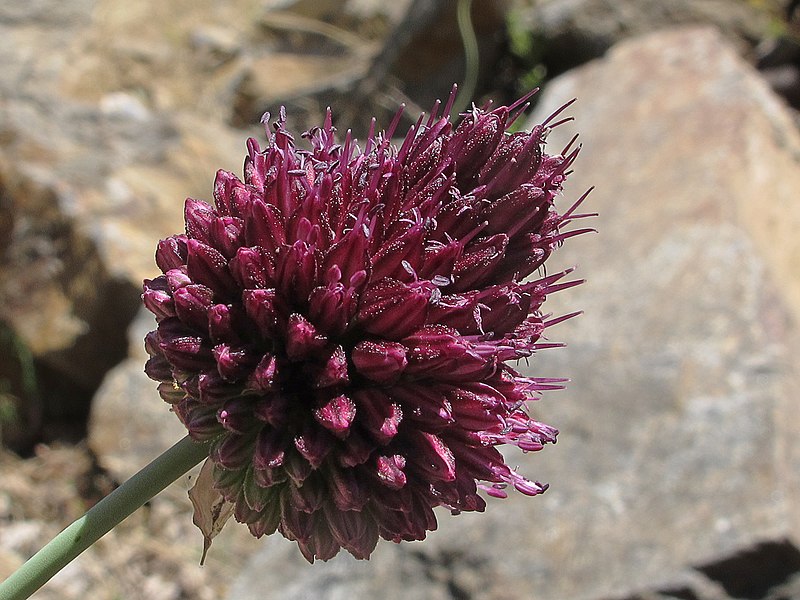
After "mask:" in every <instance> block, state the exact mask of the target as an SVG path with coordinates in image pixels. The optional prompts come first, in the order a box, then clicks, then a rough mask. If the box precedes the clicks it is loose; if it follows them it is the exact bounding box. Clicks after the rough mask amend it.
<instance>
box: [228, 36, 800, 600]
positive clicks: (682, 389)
mask: <svg viewBox="0 0 800 600" xmlns="http://www.w3.org/2000/svg"><path fill="white" fill-rule="evenodd" d="M572 97H578V98H579V102H578V103H576V104H575V105H574V106H573V107H571V108H570V111H571V114H572V115H574V116H575V118H576V124H575V125H574V126H573V125H572V124H567V125H562V126H560V127H558V128H557V129H556V130H554V131H553V132H552V135H551V137H550V138H549V140H548V143H549V144H551V146H550V147H551V148H558V147H559V145H563V144H565V143H566V141H567V140H568V139H569V138H570V137H571V135H572V134H573V132H574V131H575V130H576V129H577V130H579V131H581V139H582V140H583V141H584V143H585V144H586V146H585V149H584V150H583V151H582V155H581V156H580V157H579V159H578V162H577V163H576V166H575V173H574V174H573V175H572V178H571V181H570V182H569V186H568V189H567V191H566V197H565V198H564V200H563V203H564V204H563V206H564V207H566V206H568V205H569V204H570V203H571V202H572V201H573V200H574V199H575V198H577V197H578V196H579V195H580V194H581V193H582V192H583V191H585V190H586V189H587V188H588V187H590V186H592V185H594V186H596V189H595V191H594V192H593V193H592V194H591V195H590V197H589V199H588V201H587V202H586V208H587V209H588V210H591V211H595V210H596V211H598V212H599V213H600V215H601V216H600V217H599V218H597V219H595V221H594V223H593V224H594V225H595V226H596V227H597V229H598V230H599V232H600V233H599V235H584V236H581V237H580V238H579V239H575V240H570V242H569V243H568V244H566V246H565V247H564V248H563V249H562V250H561V251H559V252H558V253H556V255H555V257H554V258H555V259H556V260H555V261H554V264H551V265H549V268H548V270H549V271H552V270H554V269H556V268H559V266H558V265H559V264H560V265H561V266H568V265H573V264H578V265H579V270H578V275H579V276H580V277H585V278H586V279H587V280H588V281H587V283H586V284H585V285H582V286H580V287H578V288H575V289H572V290H569V291H567V292H563V293H558V294H555V295H553V297H551V298H549V299H548V302H547V303H546V304H545V307H546V308H547V309H548V310H552V311H553V312H554V313H555V314H563V313H567V312H571V311H572V310H575V309H583V310H584V311H585V314H584V315H583V316H581V317H579V318H576V319H572V320H570V321H568V322H567V323H564V324H562V325H559V326H558V327H556V328H554V329H553V330H552V331H549V336H550V337H551V338H552V339H554V340H555V341H562V340H564V341H567V342H568V343H569V346H568V348H566V349H555V350H547V351H542V352H540V353H539V354H537V356H535V357H534V359H533V360H531V365H530V368H529V369H528V370H529V371H530V372H531V373H535V374H537V375H541V376H565V377H570V378H571V379H572V382H571V383H570V384H569V386H568V389H567V390H566V391H563V392H554V393H549V394H546V395H545V397H544V398H543V399H542V400H541V401H540V402H538V403H536V405H535V406H534V407H533V413H534V414H535V415H536V416H537V417H538V418H541V419H542V420H544V421H545V422H548V423H552V424H554V425H556V426H558V427H559V428H560V429H561V436H560V438H559V440H560V442H559V443H558V444H557V445H556V446H554V447H548V448H546V449H545V450H543V451H542V452H540V453H533V454H529V455H525V456H517V455H514V456H513V458H511V461H512V463H517V462H518V463H519V465H520V469H521V471H522V472H523V473H525V474H526V475H528V476H530V477H534V478H537V479H540V480H542V481H548V482H550V484H551V488H550V489H549V490H548V491H547V492H546V494H545V495H544V496H542V497H539V498H533V499H531V498H526V497H522V496H520V495H518V494H517V495H515V494H512V495H511V496H510V497H509V498H508V499H506V500H497V501H494V500H493V501H490V503H489V507H488V508H487V511H486V514H483V515H474V514H464V515H461V516H458V517H454V518H451V517H449V516H448V515H447V514H446V512H445V511H443V512H442V513H440V515H439V516H440V528H439V531H437V532H435V533H433V534H432V535H430V536H429V539H428V540H427V541H425V542H422V543H414V544H403V545H400V546H395V545H393V544H390V543H383V544H379V546H378V549H377V550H376V552H375V554H374V555H373V558H372V560H371V561H370V562H369V563H364V562H357V561H354V560H352V559H351V558H350V557H348V556H340V557H337V558H335V559H333V560H332V561H330V562H328V563H325V564H321V565H314V566H309V565H306V564H304V563H303V559H302V558H301V557H300V556H299V553H297V552H296V549H295V548H294V547H293V545H292V544H291V543H289V542H286V541H285V540H283V539H280V538H277V537H274V538H271V539H269V540H267V541H266V542H265V545H264V547H263V550H261V551H260V552H259V553H258V554H256V555H255V556H253V557H252V559H251V560H250V562H249V564H248V565H246V566H245V567H244V568H243V569H242V572H241V574H240V575H239V577H238V579H237V580H236V581H235V582H234V583H233V585H232V587H231V588H230V591H229V595H228V598H230V599H233V598H236V599H237V600H248V599H250V598H253V599H254V598H259V597H262V596H263V590H264V589H269V590H272V591H273V593H275V594H276V595H280V596H281V597H282V598H287V599H293V598H296V599H300V598H308V597H314V598H323V599H333V598H346V597H373V596H380V597H381V598H384V599H386V600H391V599H395V598H396V599H400V598H417V597H419V598H471V599H475V600H488V599H490V598H537V600H563V599H565V598H569V599H570V600H648V599H650V600H652V599H667V598H671V599H679V598H682V599H686V598H690V599H696V600H729V599H734V598H750V599H758V600H778V599H779V598H783V599H786V598H795V597H798V596H797V589H798V580H800V576H798V573H800V560H798V557H800V550H798V548H800V537H799V536H798V534H800V529H798V526H799V525H800V508H799V507H798V505H797V502H796V499H797V498H798V497H800V496H798V494H800V486H799V483H800V482H798V475H800V444H798V442H797V429H798V424H799V423H800V420H798V410H800V406H798V403H797V402H796V399H795V390H796V388H797V384H798V374H797V369H796V365H794V364H793V362H794V361H795V360H796V358H795V357H796V356H797V352H798V350H799V349H800V335H798V330H797V325H796V324H797V322H798V317H799V316H800V295H798V290H800V277H798V275H797V270H796V265H797V264H798V262H799V261H800V247H798V242H797V240H796V238H797V236H796V234H795V232H796V231H797V230H798V226H800V223H798V219H800V208H799V207H798V204H797V201H796V193H797V190H798V189H800V165H798V156H800V135H798V131H797V128H796V126H795V124H794V121H793V117H792V115H791V113H790V112H789V111H788V110H787V109H786V107H785V106H784V105H782V103H781V102H780V101H779V100H778V99H777V98H776V97H775V96H774V95H773V93H772V92H771V91H770V90H769V88H768V87H767V85H766V84H765V83H764V81H762V80H761V79H760V78H759V77H758V75H757V74H756V72H755V71H754V70H752V69H751V68H750V67H749V66H748V65H747V64H746V63H745V62H743V60H742V59H740V58H739V57H738V55H737V53H736V51H735V50H734V49H733V48H732V47H731V46H730V45H729V44H728V43H726V42H725V41H724V38H723V37H722V36H721V35H720V34H719V33H718V32H717V31H716V30H714V29H708V28H689V29H678V30H670V31H664V32H660V33H656V34H653V35H649V36H647V37H643V38H636V39H632V40H629V41H626V42H624V43H621V44H619V45H618V46H616V47H614V49H613V50H612V51H611V52H610V53H609V54H608V55H607V57H606V58H604V59H602V60H599V61H596V62H593V63H590V64H588V65H586V66H585V67H583V68H580V69H578V70H575V71H574V72H570V73H568V74H566V75H564V76H563V77H561V78H559V79H557V80H556V81H554V82H553V83H552V84H550V86H549V87H548V89H547V91H546V93H545V94H544V95H543V97H542V99H541V101H540V104H539V106H538V107H537V110H536V114H535V115H533V117H532V120H531V123H536V122H540V121H541V120H542V119H544V118H545V117H546V116H547V115H548V114H550V113H551V112H552V111H553V110H555V109H556V108H557V107H558V106H560V105H561V104H563V103H564V102H565V101H567V100H569V99H570V98H572ZM223 536H224V534H223Z"/></svg>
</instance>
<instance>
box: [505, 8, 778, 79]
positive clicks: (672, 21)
mask: <svg viewBox="0 0 800 600" xmlns="http://www.w3.org/2000/svg"><path fill="white" fill-rule="evenodd" d="M513 18H514V19H515V20H516V21H517V23H516V24H515V25H516V27H517V29H520V30H526V29H527V30H528V31H530V33H531V34H532V36H533V38H534V39H535V40H536V47H535V52H536V54H538V55H539V57H538V58H539V60H541V62H542V63H543V64H544V65H545V66H546V67H547V71H548V75H549V76H550V77H552V76H556V75H558V74H560V73H563V72H564V71H566V70H568V69H570V68H572V67H575V66H577V65H580V64H583V63H584V62H586V61H588V60H591V59H593V58H597V57H599V56H601V55H602V54H603V53H605V52H606V51H607V50H608V49H609V48H611V47H612V46H613V45H614V44H615V43H617V42H619V41H622V40H623V39H627V38H630V37H635V36H637V35H641V34H643V33H647V32H650V31H653V30H656V29H662V28H665V27H671V26H678V25H687V24H700V23H704V24H714V25H715V26H717V27H718V28H719V29H720V31H721V32H723V33H724V35H725V36H726V37H727V39H729V40H730V41H732V42H733V43H735V44H736V45H737V47H738V48H740V49H741V50H746V49H749V48H750V46H751V45H752V44H753V42H754V41H755V40H759V39H761V38H762V37H764V36H765V35H766V34H767V32H768V30H769V27H770V25H771V23H772V17H771V15H770V13H769V12H768V11H767V10H766V8H765V7H764V6H763V5H761V4H759V3H755V2H747V1H746V0H699V1H698V0H672V1H670V2H661V1H660V0H566V1H565V0H543V1H540V2H535V3H533V5H532V6H530V7H528V8H525V9H520V10H519V11H518V12H516V13H515V15H514V17H513Z"/></svg>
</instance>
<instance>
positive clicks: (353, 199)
mask: <svg viewBox="0 0 800 600" xmlns="http://www.w3.org/2000/svg"><path fill="white" fill-rule="evenodd" d="M451 103H452V96H451V100H450V102H449V103H448V105H447V106H445V107H444V109H443V112H442V114H441V115H440V114H439V108H440V107H439V106H438V104H437V107H435V108H434V110H433V111H432V113H431V114H430V115H429V116H428V117H427V118H425V117H420V119H419V120H418V121H417V123H416V125H414V126H413V127H412V128H411V129H410V131H409V132H408V134H407V135H406V136H405V138H404V139H403V140H402V142H400V143H399V144H397V145H393V144H392V143H391V135H392V134H393V132H394V129H395V128H396V126H397V123H398V121H399V119H400V115H399V113H398V117H397V118H396V119H395V121H394V123H393V124H392V126H391V127H390V129H389V131H388V133H385V134H376V133H374V132H371V133H370V135H369V136H368V138H367V140H366V143H365V145H364V147H363V148H360V147H359V146H357V145H356V143H355V142H354V141H353V139H352V138H351V136H350V135H349V134H348V135H346V136H345V138H344V140H343V141H342V143H341V144H338V143H337V142H336V140H335V136H334V128H333V126H332V122H331V116H330V113H329V114H328V116H327V118H326V120H325V123H324V125H323V126H322V127H320V128H315V129H313V130H311V131H310V132H308V133H307V134H305V136H304V137H306V138H308V139H309V140H310V149H308V150H302V149H299V148H298V147H296V146H295V142H294V139H293V138H292V136H291V135H290V133H289V132H288V131H287V130H286V128H285V117H284V115H283V113H281V116H280V118H279V119H278V120H277V122H276V123H274V125H273V127H272V132H271V133H270V131H269V126H268V125H267V127H268V136H269V144H268V146H267V147H266V149H264V150H262V149H261V148H260V147H259V145H258V143H257V142H256V141H255V140H253V139H251V140H249V141H248V144H247V149H248V153H247V157H246V158H245V164H244V181H241V180H239V179H238V178H237V177H236V176H235V175H233V174H232V173H229V172H226V171H219V172H218V173H217V177H216V181H215V184H214V205H213V206H211V205H209V204H206V203H204V202H200V201H197V200H193V199H188V200H187V201H186V208H185V217H186V233H185V234H181V235H175V236H172V237H170V238H168V239H165V240H162V241H161V242H160V243H159V245H158V250H157V252H156V262H157V264H158V266H159V268H160V269H161V271H162V273H163V275H160V276H159V277H156V278H155V279H152V280H147V281H145V285H144V294H143V298H144V303H145V305H146V306H147V307H148V308H149V309H150V310H151V311H152V312H153V313H154V314H155V315H156V318H157V321H158V327H157V329H156V330H155V331H153V332H151V333H150V334H149V335H148V336H147V338H146V347H147V350H148V352H149V355H150V359H149V361H148V362H147V365H146V372H147V374H148V375H149V376H150V377H151V378H152V379H154V380H156V381H159V382H161V383H160V385H159V391H160V393H161V396H162V397H163V398H164V399H165V400H166V401H167V402H169V403H171V404H172V408H173V410H174V412H175V413H176V414H177V415H178V417H179V418H180V419H181V421H182V422H183V423H184V425H185V426H186V428H187V429H188V431H189V434H190V435H191V436H192V437H193V438H194V439H196V440H211V450H210V454H209V457H210V459H211V460H212V461H213V463H214V471H213V473H214V485H215V487H216V488H217V489H218V490H219V491H220V492H221V493H222V494H223V496H224V497H225V498H226V499H227V500H228V501H230V502H232V503H234V504H235V509H234V514H235V517H236V519H237V520H239V521H240V522H243V523H246V524H247V525H248V526H249V528H250V531H251V532H252V533H253V534H254V535H256V536H261V535H265V534H271V533H273V532H275V531H276V530H277V531H280V533H282V534H283V535H284V536H285V537H287V538H288V539H290V540H294V541H296V542H297V544H298V545H299V547H300V550H301V551H302V553H303V555H304V556H305V557H306V558H307V559H308V560H309V561H312V562H313V560H314V559H315V558H318V559H323V560H325V559H329V558H331V557H333V556H334V555H336V553H337V552H338V551H339V549H340V548H344V549H346V550H347V551H349V552H350V553H351V554H353V555H354V556H356V557H358V558H367V557H368V556H369V554H370V553H371V552H372V550H373V549H374V547H375V545H376V542H377V540H378V537H383V538H385V539H388V540H392V541H395V542H399V541H401V540H421V539H423V538H424V537H425V535H426V532H427V531H429V530H433V529H435V528H436V517H435V516H434V512H433V508H434V507H436V506H444V507H447V508H449V509H450V510H451V511H453V512H454V513H457V512H459V511H482V510H483V509H484V508H485V505H486V503H485V500H484V499H483V498H482V497H481V495H480V494H479V491H483V492H485V493H486V494H488V495H490V496H496V497H504V496H505V494H506V492H505V491H504V490H505V488H506V487H507V486H512V487H514V488H516V489H517V490H519V491H520V492H522V493H524V494H528V495H535V494H539V493H540V492H542V491H544V490H545V489H546V486H544V485H542V484H540V483H538V482H534V481H529V480H528V479H525V478H524V477H523V476H521V475H519V474H518V473H516V472H515V471H514V470H512V469H511V468H509V467H508V466H507V465H506V464H505V462H504V459H503V456H502V455H501V453H500V452H499V451H498V449H497V446H500V445H503V444H511V445H514V446H517V447H519V448H520V449H522V450H523V451H531V450H539V449H541V448H542V447H543V445H544V444H546V443H549V442H555V440H556V434H557V431H556V430H555V429H554V428H552V427H550V426H548V425H545V424H543V423H540V422H537V421H535V420H533V419H532V418H531V417H530V416H529V414H528V412H527V408H526V403H527V401H529V400H531V399H533V398H535V397H536V396H537V395H538V393H539V392H540V391H541V390H544V389H552V388H557V387H560V385H561V383H562V380H556V379H536V378H530V377H523V376H521V375H520V374H519V373H518V372H517V371H515V370H514V368H513V367H512V366H510V365H509V364H508V363H509V361H516V360H518V359H520V358H524V357H527V356H530V355H531V354H532V353H533V352H534V351H535V350H536V349H538V348H542V347H544V346H548V345H553V344H547V343H544V342H542V341H540V337H541V335H542V332H543V330H544V329H545V328H546V327H547V326H548V325H551V324H553V323H555V322H557V321H560V320H562V319H563V318H567V317H569V316H571V315H566V316H565V317H561V318H558V319H552V320H550V321H548V320H546V318H545V317H544V316H543V315H542V313H541V312H540V310H539V309H540V306H541V304H542V302H543V301H544V299H545V296H546V295H547V294H549V293H552V292H555V291H557V290H559V289H563V288H565V287H569V286H571V285H574V284H576V283H578V282H566V283H564V282H561V281H560V280H561V278H562V277H563V276H564V273H558V274H554V275H550V276H545V277H541V278H538V279H533V280H531V281H526V278H527V277H528V276H530V275H531V274H533V273H534V272H535V271H537V270H538V269H539V268H540V267H542V265H543V264H544V262H545V260H546V259H547V257H548V256H549V255H550V253H551V252H552V251H553V249H554V248H555V247H556V246H558V245H559V244H560V242H561V241H562V240H564V239H565V238H567V237H570V236H572V235H576V234H578V233H581V232H582V231H583V230H577V231H570V232H566V233H565V232H563V231H562V228H563V226H564V224H565V223H567V222H568V221H570V220H572V219H575V218H576V217H578V216H581V215H576V214H574V210H575V206H577V205H578V204H579V202H578V203H576V205H575V206H573V208H571V209H570V210H568V211H566V212H565V213H563V214H560V213H559V212H557V210H556V209H555V207H554V203H553V200H554V198H555V196H556V195H558V193H559V192H560V190H561V186H562V183H563V181H564V179H565V177H566V174H567V171H568V169H569V167H570V165H571V164H572V162H573V161H574V159H575V157H576V155H577V149H572V150H570V149H569V147H568V148H567V149H566V150H565V151H564V152H562V154H560V155H554V156H551V155H547V154H545V153H544V152H543V144H544V141H545V136H546V134H547V131H548V130H549V129H550V128H552V127H553V126H555V125H557V124H559V123H561V122H563V121H559V122H557V123H556V122H553V121H555V118H556V115H557V114H558V113H556V114H555V115H553V116H552V117H551V118H550V119H548V121H546V122H545V123H543V124H542V125H539V126H537V127H534V128H533V131H531V132H521V133H508V132H507V129H508V127H509V125H510V124H511V123H512V122H513V120H514V119H516V118H517V117H518V116H520V114H521V113H522V112H523V111H524V109H525V108H526V107H527V105H525V104H524V99H523V100H522V101H520V102H518V103H516V104H514V105H512V106H511V107H505V106H501V107H499V108H494V109H492V108H491V106H486V107H484V108H473V109H472V110H471V111H470V112H468V113H466V114H465V115H462V118H461V120H460V123H459V124H458V125H457V126H454V125H453V124H452V123H451V122H450V119H449V117H448V116H447V115H448V113H449V111H450V108H451V106H450V104H451ZM265 123H268V117H267V118H266V119H265ZM570 145H571V144H570Z"/></svg>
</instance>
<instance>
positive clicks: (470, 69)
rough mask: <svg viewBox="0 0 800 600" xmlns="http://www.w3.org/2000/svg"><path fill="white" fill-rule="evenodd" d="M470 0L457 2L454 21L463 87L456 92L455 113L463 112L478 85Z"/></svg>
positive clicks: (476, 53) (476, 40) (476, 52)
mask: <svg viewBox="0 0 800 600" xmlns="http://www.w3.org/2000/svg"><path fill="white" fill-rule="evenodd" d="M471 11H472V0H458V8H457V12H456V19H457V21H458V32H459V33H460V34H461V42H462V44H463V45H464V62H465V72H464V85H463V86H462V87H461V89H459V90H458V96H456V101H455V103H454V104H453V109H454V110H455V111H459V112H461V111H464V110H466V109H467V107H468V106H469V103H470V102H471V101H472V99H473V97H474V96H475V88H476V87H477V85H478V60H479V55H478V38H477V37H475V29H474V28H473V26H472V17H471Z"/></svg>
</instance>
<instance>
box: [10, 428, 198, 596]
mask: <svg viewBox="0 0 800 600" xmlns="http://www.w3.org/2000/svg"><path fill="white" fill-rule="evenodd" d="M207 456H208V444H198V443H197V442H194V441H192V440H191V439H190V438H189V437H188V436H187V437H185V438H183V439H182V440H181V441H179V442H178V443H177V444H175V445H174V446H172V448H170V449H169V450H167V451H166V452H164V453H163V454H162V455H161V456H159V457H158V458H156V459H155V460H154V461H153V462H151V463H150V464H149V465H147V466H146V467H144V468H143V469H142V470H141V471H139V472H138V473H136V475H134V476H133V477H131V478H130V479H128V480H127V481H126V482H125V483H123V484H122V485H121V486H119V487H118V488H117V489H116V490H114V491H113V492H112V493H111V494H109V495H108V496H106V497H105V498H103V499H102V500H101V501H100V502H98V503H97V504H95V505H94V506H93V507H92V508H91V509H89V511H88V512H87V513H86V514H85V515H83V516H82V517H81V518H80V519H78V520H77V521H75V522H74V523H72V525H70V526H68V527H67V528H66V529H65V530H64V531H62V532H61V533H59V534H58V535H57V536H56V537H55V538H53V539H52V540H51V541H50V543H48V544H47V545H46V546H45V547H44V548H42V549H41V550H39V552H37V553H36V554H34V555H33V556H32V557H31V559H30V560H28V562H26V563H25V564H24V565H22V566H21V567H20V568H19V569H17V571H15V572H14V573H12V574H11V576H10V577H9V578H8V579H6V580H5V581H3V582H2V583H0V600H24V599H25V598H28V597H30V596H31V594H33V593H34V592H35V591H36V590H38V589H39V588H40V587H42V586H43V585H44V584H45V583H47V582H48V581H49V580H50V579H51V578H52V577H53V575H55V574H56V573H58V572H59V571H60V570H61V569H63V568H64V567H65V566H66V565H67V564H69V563H70V562H71V561H72V560H73V559H74V558H75V557H76V556H78V555H79V554H80V553H81V552H83V551H84V550H86V549H87V548H88V547H89V546H91V545H92V544H94V543H95V542H96V541H97V540H99V539H100V538H101V537H103V536H104V535H105V534H106V533H108V532H109V531H111V529H113V528H114V527H115V526H117V525H118V524H119V523H121V522H122V521H123V520H124V519H125V518H126V517H128V516H129V515H130V514H131V513H133V512H134V511H135V510H136V509H137V508H139V507H140V506H142V505H143V504H144V503H145V502H147V501H148V500H150V499H151V498H152V497H153V496H155V495H156V494H158V493H159V492H161V491H162V490H164V488H166V487H167V486H168V485H169V484H170V483H172V482H173V481H175V480H176V479H178V477H180V476H181V475H183V474H184V473H186V472H187V471H188V470H189V469H191V468H192V467H193V466H195V465H196V464H198V463H199V462H200V461H201V460H203V459H204V458H205V457H207Z"/></svg>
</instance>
